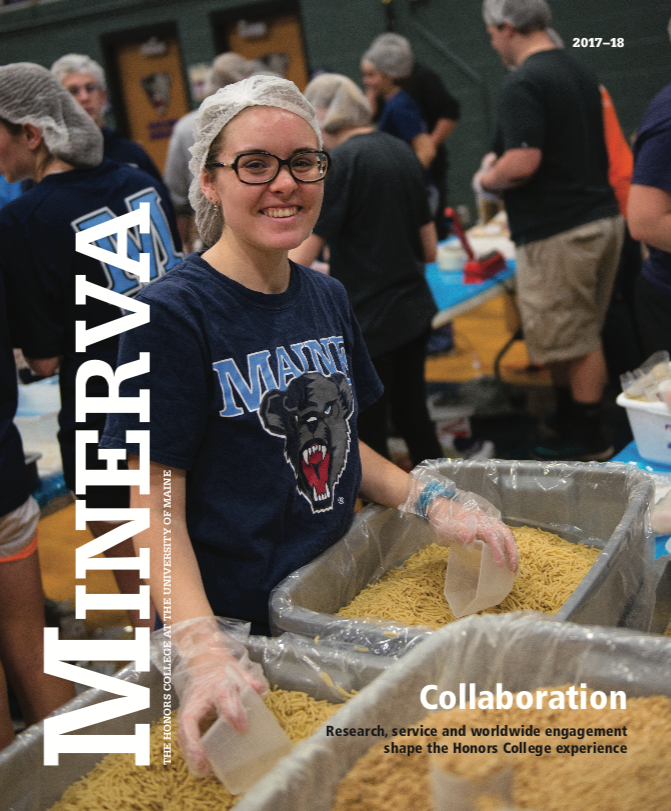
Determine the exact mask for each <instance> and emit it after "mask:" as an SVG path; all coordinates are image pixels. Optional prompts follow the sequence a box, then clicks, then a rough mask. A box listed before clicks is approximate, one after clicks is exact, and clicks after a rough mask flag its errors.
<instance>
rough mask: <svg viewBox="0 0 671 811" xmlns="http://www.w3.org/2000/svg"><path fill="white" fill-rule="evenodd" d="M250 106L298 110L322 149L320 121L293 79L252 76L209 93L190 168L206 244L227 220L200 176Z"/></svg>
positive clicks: (195, 126)
mask: <svg viewBox="0 0 671 811" xmlns="http://www.w3.org/2000/svg"><path fill="white" fill-rule="evenodd" d="M247 107H279V108H280V109H282V110H288V111H289V112H290V113H295V114H296V115H298V116H300V117H301V118H302V119H303V120H305V121H307V123H308V124H309V125H310V126H311V127H312V129H313V130H314V131H315V134H316V135H317V142H318V144H319V149H322V136H321V132H320V130H319V124H318V123H317V118H316V116H315V111H314V110H313V109H312V107H311V106H310V104H309V103H308V101H307V100H306V98H305V96H303V94H302V93H301V92H300V90H299V89H298V88H297V87H296V85H295V84H294V83H293V82H290V81H288V80H287V79H282V78H280V77H277V76H250V77H249V78H248V79H243V80H242V81H241V82H236V83H235V84H229V85H228V86H227V87H222V88H221V89H220V90H217V92H216V93H214V94H213V95H212V96H208V97H207V98H206V99H205V101H203V103H202V104H201V105H200V109H199V110H198V115H197V116H196V120H195V121H194V124H193V136H194V139H195V143H194V145H193V146H192V147H191V150H190V151H191V154H192V155H193V157H192V158H191V161H190V162H189V170H190V171H191V174H192V175H193V180H192V181H191V187H190V189H189V202H190V203H191V207H192V208H193V210H194V211H195V212H196V227H197V228H198V233H199V234H200V236H201V239H202V240H203V242H204V243H205V244H206V245H209V246H212V245H214V243H215V242H216V241H217V240H218V239H219V237H220V236H221V232H222V230H223V227H224V220H223V217H222V214H221V208H216V209H215V208H213V207H212V206H211V205H210V204H209V203H208V201H207V199H206V198H205V195H204V194H203V192H202V190H201V188H200V175H201V171H202V169H203V167H204V166H205V163H206V162H207V157H208V155H209V152H210V147H211V146H212V143H213V141H214V139H215V138H216V137H217V135H219V133H220V132H221V131H222V129H223V128H224V127H225V126H226V124H228V122H229V121H230V120H231V119H232V118H234V117H235V116H236V115H237V114H238V113H241V112H242V111H243V110H245V109H247Z"/></svg>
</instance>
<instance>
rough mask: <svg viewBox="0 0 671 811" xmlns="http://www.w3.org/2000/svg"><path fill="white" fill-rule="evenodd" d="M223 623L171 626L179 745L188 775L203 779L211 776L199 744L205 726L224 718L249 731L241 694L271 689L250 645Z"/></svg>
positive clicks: (210, 619) (203, 621)
mask: <svg viewBox="0 0 671 811" xmlns="http://www.w3.org/2000/svg"><path fill="white" fill-rule="evenodd" d="M224 622H225V621H222V620H219V618H217V617H196V618H195V619H190V620H185V621H184V622H179V623H175V624H173V625H172V626H171V631H172V650H173V660H172V683H173V686H174V688H175V690H176V691H177V695H178V696H179V714H178V716H177V718H178V721H179V731H178V733H177V742H178V743H179V746H180V748H181V750H182V754H183V755H184V759H185V760H186V763H187V766H188V767H189V771H190V772H191V773H192V774H194V775H196V776H198V777H203V776H204V775H206V774H209V772H210V771H211V768H210V764H209V762H208V760H207V757H206V756H205V752H204V751H203V747H202V745H201V742H200V738H201V734H202V731H204V730H201V724H203V723H206V722H208V721H214V720H216V717H217V716H219V715H223V716H224V717H225V718H226V720H227V721H228V722H229V723H230V724H231V726H232V727H233V729H236V730H237V731H238V732H244V731H245V729H246V728H247V718H246V716H245V712H244V709H243V707H242V703H241V701H240V691H241V690H242V689H243V687H244V686H245V685H246V684H248V685H250V686H251V687H252V689H254V690H255V691H256V692H257V693H259V694H264V693H266V692H267V690H268V682H267V681H266V679H265V677H264V675H263V670H262V669H261V665H259V664H257V663H255V662H251V661H250V659H249V656H248V654H247V649H246V648H245V646H244V645H243V644H242V643H241V642H239V641H237V640H236V639H233V638H232V637H231V636H229V635H228V634H226V633H225V632H224V631H222V630H221V628H220V627H219V623H222V624H224ZM157 634H162V632H157ZM161 638H162V639H163V636H162V637H161Z"/></svg>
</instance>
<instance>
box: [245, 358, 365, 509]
mask: <svg viewBox="0 0 671 811" xmlns="http://www.w3.org/2000/svg"><path fill="white" fill-rule="evenodd" d="M352 410H353V400H352V391H351V389H350V386H349V383H348V382H347V378H346V377H345V376H344V375H343V374H341V373H340V372H336V373H335V374H333V375H331V376H330V377H325V376H324V375H322V374H318V373H317V372H308V373H307V374H304V375H301V376H300V377H296V378H294V379H293V380H292V381H291V383H289V385H288V386H287V389H286V391H278V390H277V389H271V390H270V391H267V392H266V393H265V394H264V396H263V399H262V400H261V406H260V408H259V415H260V417H261V422H262V423H263V426H264V427H265V429H266V430H267V431H268V432H269V433H271V434H275V436H283V437H284V439H285V446H284V455H285V457H286V460H287V462H289V464H290V465H291V467H292V468H293V469H294V473H295V474H296V480H297V482H298V489H299V491H300V492H301V494H302V495H303V496H305V498H306V499H307V500H308V502H309V503H310V506H311V507H312V512H321V511H323V510H330V509H332V508H333V497H334V490H335V486H336V484H337V483H338V480H339V479H340V476H341V474H342V472H343V470H344V469H345V462H346V461H347V454H348V452H349V442H350V427H349V422H348V420H349V418H350V416H351V414H352Z"/></svg>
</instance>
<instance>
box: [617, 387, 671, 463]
mask: <svg viewBox="0 0 671 811" xmlns="http://www.w3.org/2000/svg"><path fill="white" fill-rule="evenodd" d="M615 402H616V403H617V404H618V405H620V406H622V407H623V408H626V409H627V417H628V418H629V424H630V425H631V430H632V433H633V434H634V439H635V440H636V447H637V448H638V452H639V453H640V454H641V456H642V457H643V458H644V459H650V461H651V462H661V463H662V464H664V465H671V414H670V413H669V409H668V408H667V407H666V406H665V405H664V403H661V402H660V403H645V402H642V401H641V400H630V399H629V398H628V397H625V396H624V394H620V395H619V396H618V398H617V400H616V401H615Z"/></svg>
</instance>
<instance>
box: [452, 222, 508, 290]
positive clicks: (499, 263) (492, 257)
mask: <svg viewBox="0 0 671 811" xmlns="http://www.w3.org/2000/svg"><path fill="white" fill-rule="evenodd" d="M445 216H446V217H447V218H448V219H450V220H451V221H452V230H453V231H454V233H455V234H456V235H457V236H458V237H459V242H461V245H462V247H463V249H464V250H465V251H466V254H467V256H468V259H467V260H466V264H465V265H464V282H465V283H466V284H477V283H478V282H484V281H486V280H487V279H491V277H492V276H495V275H496V274H497V273H498V272H499V271H500V270H504V269H505V267H506V259H505V256H504V255H503V254H502V253H501V252H500V251H492V252H491V253H488V254H487V255H486V256H481V257H480V258H479V259H478V258H476V256H475V254H474V253H473V248H471V246H470V243H469V241H468V238H467V237H466V232H465V231H464V227H463V225H462V224H461V220H460V219H459V217H458V216H457V212H456V211H455V210H454V209H453V208H446V209H445Z"/></svg>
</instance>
